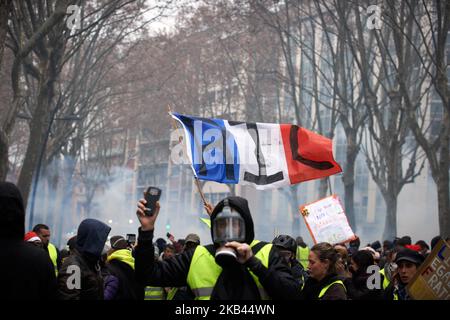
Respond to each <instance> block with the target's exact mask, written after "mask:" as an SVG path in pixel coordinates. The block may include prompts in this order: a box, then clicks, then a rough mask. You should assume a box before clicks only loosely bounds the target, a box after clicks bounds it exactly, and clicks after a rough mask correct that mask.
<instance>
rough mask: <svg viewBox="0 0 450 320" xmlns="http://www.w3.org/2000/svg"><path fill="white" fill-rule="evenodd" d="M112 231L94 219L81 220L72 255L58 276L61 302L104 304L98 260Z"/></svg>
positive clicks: (65, 261) (66, 260)
mask: <svg viewBox="0 0 450 320" xmlns="http://www.w3.org/2000/svg"><path fill="white" fill-rule="evenodd" d="M110 231H111V228H110V227H109V226H107V225H106V224H104V223H103V222H101V221H98V220H95V219H85V220H83V221H82V222H81V223H80V225H79V227H78V232H77V241H76V246H75V249H74V250H73V251H74V252H73V253H72V251H71V254H70V256H68V257H67V258H66V259H65V260H64V263H63V265H62V267H61V270H60V271H59V274H58V293H59V298H60V299H62V300H103V279H102V275H101V269H100V264H99V263H100V257H101V254H102V250H103V247H104V246H105V243H106V240H107V238H108V234H109V232H110Z"/></svg>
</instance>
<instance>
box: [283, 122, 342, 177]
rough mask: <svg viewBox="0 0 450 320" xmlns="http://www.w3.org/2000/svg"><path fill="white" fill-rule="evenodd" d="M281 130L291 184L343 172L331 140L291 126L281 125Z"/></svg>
mask: <svg viewBox="0 0 450 320" xmlns="http://www.w3.org/2000/svg"><path fill="white" fill-rule="evenodd" d="M280 130H281V136H282V138H283V145H284V152H285V156H286V162H287V167H288V170H289V179H290V181H291V184H296V183H299V182H302V181H308V180H313V179H320V178H325V177H328V176H331V175H333V174H336V173H339V172H342V169H341V167H340V166H339V164H338V163H337V162H336V161H335V160H334V158H333V146H332V143H331V139H328V138H326V137H324V136H321V135H319V134H317V133H314V132H312V131H309V130H306V129H304V128H301V127H298V126H295V125H291V124H280Z"/></svg>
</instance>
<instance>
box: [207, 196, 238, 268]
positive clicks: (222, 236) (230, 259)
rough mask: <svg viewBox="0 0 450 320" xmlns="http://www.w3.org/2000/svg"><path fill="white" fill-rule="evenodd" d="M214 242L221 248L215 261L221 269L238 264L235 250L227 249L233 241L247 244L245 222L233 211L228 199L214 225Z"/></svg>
mask: <svg viewBox="0 0 450 320" xmlns="http://www.w3.org/2000/svg"><path fill="white" fill-rule="evenodd" d="M212 227H213V229H212V231H213V232H212V233H213V242H214V243H215V244H216V245H218V246H219V247H218V248H217V250H216V257H215V260H216V262H217V264H218V265H220V266H221V267H230V266H233V265H236V264H237V253H236V251H235V250H234V249H233V248H227V247H225V243H227V242H231V241H237V242H245V222H244V219H242V217H241V216H240V214H239V213H237V212H236V211H234V210H232V209H231V207H230V205H229V203H228V199H225V200H224V207H223V209H222V212H220V213H219V214H218V215H217V216H216V218H215V219H214V223H213V226H212Z"/></svg>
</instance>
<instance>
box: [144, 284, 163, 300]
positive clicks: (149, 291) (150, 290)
mask: <svg viewBox="0 0 450 320" xmlns="http://www.w3.org/2000/svg"><path fill="white" fill-rule="evenodd" d="M144 300H166V299H165V294H164V288H161V287H152V286H147V287H145V297H144Z"/></svg>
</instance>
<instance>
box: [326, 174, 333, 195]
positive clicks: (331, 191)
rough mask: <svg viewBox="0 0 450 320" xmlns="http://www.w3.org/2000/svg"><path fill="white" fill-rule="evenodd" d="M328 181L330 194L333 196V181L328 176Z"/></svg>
mask: <svg viewBox="0 0 450 320" xmlns="http://www.w3.org/2000/svg"><path fill="white" fill-rule="evenodd" d="M327 179H328V188H330V194H333V189H332V188H331V179H330V176H328V177H327Z"/></svg>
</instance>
